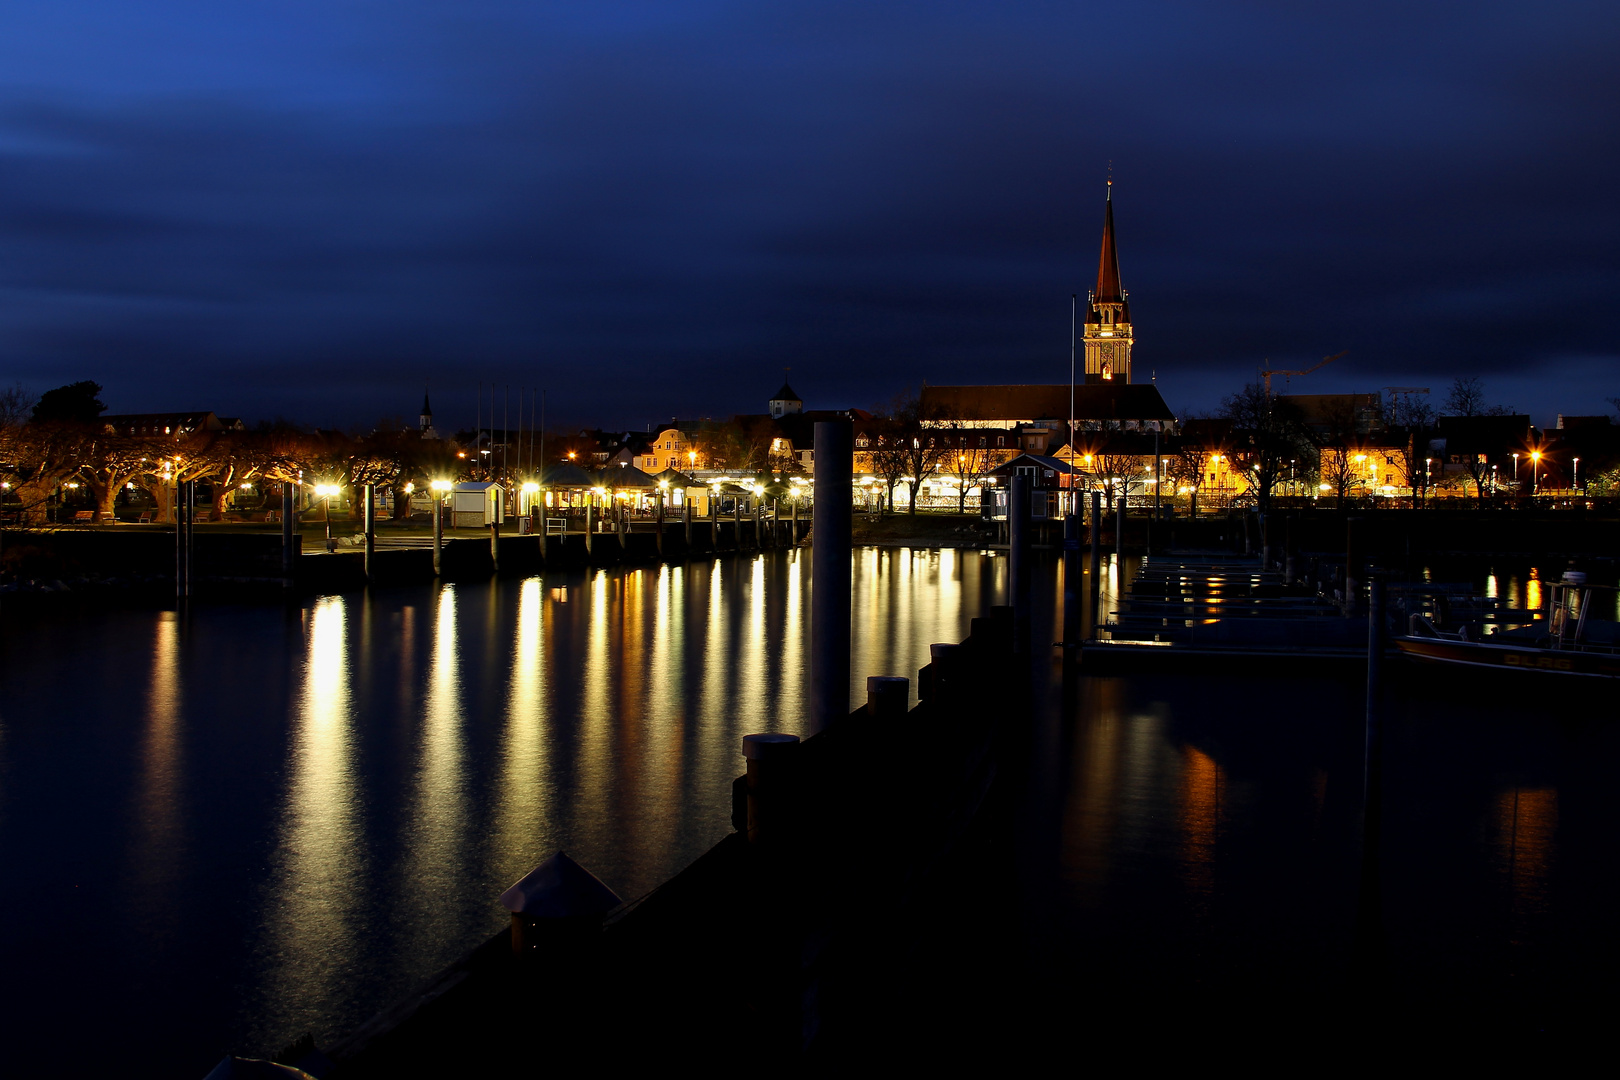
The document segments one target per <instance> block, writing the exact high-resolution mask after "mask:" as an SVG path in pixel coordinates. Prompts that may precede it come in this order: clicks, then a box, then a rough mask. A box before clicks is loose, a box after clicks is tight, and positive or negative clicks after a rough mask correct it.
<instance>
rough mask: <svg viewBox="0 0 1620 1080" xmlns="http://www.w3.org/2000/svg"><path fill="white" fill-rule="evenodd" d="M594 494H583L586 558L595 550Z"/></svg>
mask: <svg viewBox="0 0 1620 1080" xmlns="http://www.w3.org/2000/svg"><path fill="white" fill-rule="evenodd" d="M595 504H596V496H595V495H591V494H587V495H586V496H585V557H586V559H587V560H589V558H590V557H591V555H593V554H595V552H596V540H595V535H596V521H595V510H596V505H595Z"/></svg>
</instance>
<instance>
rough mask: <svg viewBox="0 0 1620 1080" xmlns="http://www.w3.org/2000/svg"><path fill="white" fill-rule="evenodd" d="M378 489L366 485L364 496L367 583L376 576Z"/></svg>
mask: <svg viewBox="0 0 1620 1080" xmlns="http://www.w3.org/2000/svg"><path fill="white" fill-rule="evenodd" d="M376 495H377V491H376V488H375V487H373V486H372V485H371V484H367V485H365V491H364V492H363V495H362V497H363V498H364V500H365V506H364V508H363V509H362V511H361V513H362V519H363V521H364V523H365V539H366V563H365V569H366V584H368V585H369V584H371V583H372V582H373V581H375V580H376V578H375V577H374V576H373V573H374V570H375V566H374V563H373V560H374V559H375V558H376V556H377V497H376Z"/></svg>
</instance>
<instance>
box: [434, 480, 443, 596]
mask: <svg viewBox="0 0 1620 1080" xmlns="http://www.w3.org/2000/svg"><path fill="white" fill-rule="evenodd" d="M443 563H444V496H443V495H441V494H439V493H438V492H434V493H433V576H434V577H438V576H439V574H440V573H441V572H442V566H443Z"/></svg>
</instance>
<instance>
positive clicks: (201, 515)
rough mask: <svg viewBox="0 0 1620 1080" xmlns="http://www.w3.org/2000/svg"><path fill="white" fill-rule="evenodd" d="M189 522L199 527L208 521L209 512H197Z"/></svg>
mask: <svg viewBox="0 0 1620 1080" xmlns="http://www.w3.org/2000/svg"><path fill="white" fill-rule="evenodd" d="M191 520H192V521H193V522H194V523H196V524H199V525H201V524H203V523H205V522H207V521H208V520H209V512H208V511H207V510H198V511H197V515H196V516H195V517H193V518H192V519H191Z"/></svg>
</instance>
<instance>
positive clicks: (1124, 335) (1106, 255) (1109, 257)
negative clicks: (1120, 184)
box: [1085, 180, 1135, 383]
mask: <svg viewBox="0 0 1620 1080" xmlns="http://www.w3.org/2000/svg"><path fill="white" fill-rule="evenodd" d="M1133 344H1135V338H1133V337H1132V336H1131V294H1130V293H1128V292H1126V291H1125V290H1124V289H1122V288H1120V284H1119V255H1118V253H1117V252H1116V251H1115V250H1114V182H1113V181H1112V180H1110V181H1108V202H1107V207H1106V209H1105V210H1104V211H1103V236H1102V258H1101V259H1099V260H1098V263H1097V288H1096V289H1094V290H1093V291H1092V293H1091V295H1090V296H1089V297H1088V298H1087V301H1086V324H1085V349H1086V382H1088V383H1098V382H1110V381H1113V380H1116V379H1120V380H1123V381H1125V382H1130V381H1131V346H1132V345H1133Z"/></svg>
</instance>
